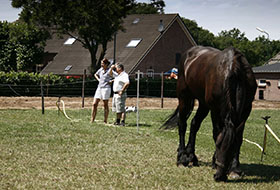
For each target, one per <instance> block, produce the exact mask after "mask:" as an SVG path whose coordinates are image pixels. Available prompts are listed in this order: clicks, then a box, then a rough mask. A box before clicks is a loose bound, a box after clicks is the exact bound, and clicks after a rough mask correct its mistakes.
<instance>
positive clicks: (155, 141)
mask: <svg viewBox="0 0 280 190" xmlns="http://www.w3.org/2000/svg"><path fill="white" fill-rule="evenodd" d="M172 111H173V110H141V111H140V125H139V131H138V130H137V127H136V114H135V113H131V114H128V116H127V126H126V127H113V126H111V125H104V124H102V122H101V121H102V119H103V110H101V109H100V110H99V112H98V115H97V120H98V122H97V123H94V124H91V123H90V122H89V121H90V110H88V109H84V110H67V114H68V115H69V116H70V117H72V118H74V119H81V120H80V121H78V122H70V121H69V120H68V119H66V118H65V117H64V116H63V115H62V114H61V113H60V114H58V112H57V111H55V110H46V111H45V114H44V115H42V114H41V111H40V110H35V109H30V110H0V189H82V188H83V189H174V190H177V189H269V190H274V189H275V190H278V189H280V181H279V180H280V148H279V147H280V146H279V145H280V144H279V143H278V142H277V141H276V140H275V139H274V138H273V137H272V135H270V134H268V143H267V153H266V155H265V156H264V160H263V162H260V158H261V151H260V149H258V147H257V146H255V145H252V144H249V143H247V142H243V145H242V149H241V155H240V161H241V164H242V168H243V170H244V171H245V176H244V177H243V178H241V179H237V180H233V179H229V181H228V182H227V183H223V182H221V183H216V182H215V181H214V180H213V175H214V173H215V170H213V169H212V168H211V166H210V165H211V158H212V154H213V152H214V143H213V140H212V135H211V133H212V126H211V120H210V118H209V117H207V119H206V120H205V121H204V122H203V124H202V127H201V129H200V131H199V133H198V136H197V146H196V154H197V156H198V159H199V161H200V167H192V168H183V167H177V166H176V156H177V151H176V150H177V146H178V133H177V130H171V131H161V130H159V129H158V128H159V127H160V125H161V124H162V121H163V119H164V118H166V117H167V116H168V115H169V114H170V113H171V112H172ZM279 113H280V110H254V111H253V112H252V114H251V116H250V118H249V119H248V122H247V125H246V128H245V132H244V138H246V139H248V140H250V141H254V142H256V143H258V144H260V145H262V141H263V135H264V127H263V124H264V120H262V119H261V116H265V115H271V117H272V118H271V119H270V121H269V124H270V126H271V128H272V129H273V131H274V132H275V133H276V134H277V135H278V137H279V136H280V117H279ZM109 117H110V123H113V118H114V115H113V114H112V113H110V116H109ZM188 129H189V128H188Z"/></svg>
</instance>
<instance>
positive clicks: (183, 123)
mask: <svg viewBox="0 0 280 190" xmlns="http://www.w3.org/2000/svg"><path fill="white" fill-rule="evenodd" d="M193 106H194V99H193V98H191V97H184V98H183V97H180V98H179V121H178V125H179V148H178V155H177V166H179V165H183V166H188V164H189V159H188V156H187V152H186V147H185V135H186V130H187V119H188V118H189V116H190V114H191V111H192V109H193Z"/></svg>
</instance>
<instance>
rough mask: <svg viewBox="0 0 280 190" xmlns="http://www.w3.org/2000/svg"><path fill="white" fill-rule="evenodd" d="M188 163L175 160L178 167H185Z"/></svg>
mask: <svg viewBox="0 0 280 190" xmlns="http://www.w3.org/2000/svg"><path fill="white" fill-rule="evenodd" d="M188 165H189V162H181V161H177V166H178V167H182V166H184V167H187V166H188Z"/></svg>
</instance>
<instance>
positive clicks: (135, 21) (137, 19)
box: [132, 18, 140, 24]
mask: <svg viewBox="0 0 280 190" xmlns="http://www.w3.org/2000/svg"><path fill="white" fill-rule="evenodd" d="M139 21H140V18H136V19H134V21H133V22H132V23H133V24H137V23H138V22H139Z"/></svg>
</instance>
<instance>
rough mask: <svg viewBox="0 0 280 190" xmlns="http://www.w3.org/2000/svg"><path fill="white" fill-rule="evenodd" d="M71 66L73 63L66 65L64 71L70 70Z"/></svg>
mask: <svg viewBox="0 0 280 190" xmlns="http://www.w3.org/2000/svg"><path fill="white" fill-rule="evenodd" d="M71 68H72V65H67V67H65V69H64V71H70V69H71Z"/></svg>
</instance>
